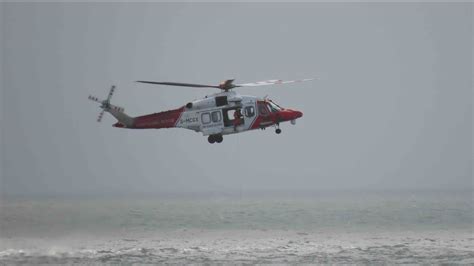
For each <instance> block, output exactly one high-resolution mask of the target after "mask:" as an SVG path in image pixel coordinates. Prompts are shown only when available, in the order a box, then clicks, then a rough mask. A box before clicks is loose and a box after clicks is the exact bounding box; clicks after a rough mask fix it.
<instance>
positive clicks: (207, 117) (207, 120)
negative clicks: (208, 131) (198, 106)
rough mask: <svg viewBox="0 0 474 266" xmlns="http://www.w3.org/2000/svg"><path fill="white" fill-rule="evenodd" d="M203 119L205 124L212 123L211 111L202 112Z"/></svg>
mask: <svg viewBox="0 0 474 266" xmlns="http://www.w3.org/2000/svg"><path fill="white" fill-rule="evenodd" d="M201 121H202V123H203V124H209V123H211V115H210V114H209V113H203V114H201Z"/></svg>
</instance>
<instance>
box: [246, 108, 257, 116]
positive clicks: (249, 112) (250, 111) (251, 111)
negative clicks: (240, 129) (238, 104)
mask: <svg viewBox="0 0 474 266" xmlns="http://www.w3.org/2000/svg"><path fill="white" fill-rule="evenodd" d="M254 115H255V108H253V106H247V107H245V116H246V117H253V116H254Z"/></svg>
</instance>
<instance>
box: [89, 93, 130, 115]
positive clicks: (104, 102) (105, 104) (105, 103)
mask: <svg viewBox="0 0 474 266" xmlns="http://www.w3.org/2000/svg"><path fill="white" fill-rule="evenodd" d="M114 92H115V85H112V87H111V88H110V91H109V94H108V95H107V99H106V100H101V99H99V98H97V97H95V96H92V95H89V97H88V99H89V100H91V101H93V102H96V103H100V108H102V111H101V112H100V113H99V116H98V117H97V122H99V123H100V122H101V121H102V117H103V116H104V113H105V112H109V111H110V110H112V109H113V110H115V111H118V112H120V113H123V111H124V110H125V109H124V108H123V107H119V106H115V105H112V104H110V100H111V99H112V96H113V95H114Z"/></svg>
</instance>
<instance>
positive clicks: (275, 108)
mask: <svg viewBox="0 0 474 266" xmlns="http://www.w3.org/2000/svg"><path fill="white" fill-rule="evenodd" d="M266 103H267V107H268V110H270V112H272V113H275V112H278V111H281V110H282V108H281V107H280V106H278V105H277V104H275V103H274V102H272V101H267V102H266Z"/></svg>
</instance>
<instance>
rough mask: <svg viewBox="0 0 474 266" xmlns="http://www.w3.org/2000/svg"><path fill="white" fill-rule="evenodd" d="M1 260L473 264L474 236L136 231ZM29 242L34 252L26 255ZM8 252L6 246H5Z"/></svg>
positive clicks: (56, 243) (54, 243)
mask: <svg viewBox="0 0 474 266" xmlns="http://www.w3.org/2000/svg"><path fill="white" fill-rule="evenodd" d="M5 240H6V241H7V243H6V245H7V246H10V247H9V248H5V249H3V250H0V261H3V262H6V263H8V262H12V263H14V262H19V261H21V262H25V261H26V262H30V263H68V262H83V263H88V262H110V263H120V262H130V263H134V262H136V263H154V262H155V263H158V262H177V263H192V262H205V261H214V262H225V261H234V262H239V261H240V262H254V263H265V262H269V263H272V262H273V263H279V262H280V263H286V262H295V263H298V262H299V263H312V262H320V263H360V262H361V263H364V262H373V263H376V262H386V263H387V262H388V263H446V262H459V263H472V262H474V261H473V258H474V251H473V250H474V239H473V238H472V232H469V231H450V232H439V231H437V232H417V233H414V232H397V233H395V232H379V233H375V232H371V233H343V232H296V231H271V230H269V231H258V230H178V231H170V232H135V233H128V234H126V235H125V236H120V237H103V238H98V237H97V238H94V237H92V236H91V237H84V236H82V238H79V237H78V236H77V235H76V236H73V237H71V236H69V237H66V238H60V239H26V238H25V239H20V238H17V239H11V238H10V239H2V240H1V241H5ZM25 242H28V243H29V248H28V249H25V248H21V247H22V246H25ZM3 243H4V244H3V245H5V242H3Z"/></svg>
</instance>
